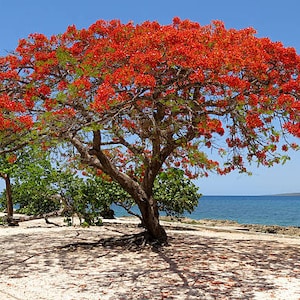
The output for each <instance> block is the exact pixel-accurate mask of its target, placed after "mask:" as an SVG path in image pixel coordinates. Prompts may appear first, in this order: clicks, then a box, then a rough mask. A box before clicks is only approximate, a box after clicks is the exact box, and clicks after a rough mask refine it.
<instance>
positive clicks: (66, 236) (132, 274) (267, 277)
mask: <svg viewBox="0 0 300 300" xmlns="http://www.w3.org/2000/svg"><path fill="white" fill-rule="evenodd" d="M51 220H52V221H54V222H57V223H60V224H62V225H63V222H62V219H61V218H55V219H51ZM118 222H119V223H122V224H105V226H102V227H90V228H79V227H55V226H53V225H47V224H45V222H44V221H43V220H34V221H28V222H22V223H20V226H19V227H14V228H4V227H0V261H1V265H0V270H1V273H0V299H1V300H2V299H3V300H10V299H21V300H29V299H30V300H32V299H37V300H43V299H47V300H71V299H72V300H73V299H74V300H75V299H76V300H83V299H88V300H93V299H95V300H96V299H97V300H98V299H101V300H102V299H104V300H105V299H112V300H115V299H120V300H121V299H134V300H135V299H180V300H181V299H189V300H190V299H204V300H209V299H230V300H232V299H258V300H260V299H278V300H279V299H280V300H282V299H287V300H299V299H300V260H299V258H300V257H299V255H300V254H299V253H300V251H299V250H300V238H299V237H298V238H292V237H283V236H277V235H270V234H249V233H244V232H237V231H235V230H234V229H233V228H230V227H223V228H200V229H199V228H198V230H183V229H182V228H180V230H175V229H174V226H175V225H178V224H174V223H173V227H172V228H168V234H169V236H170V246H168V247H165V248H163V249H161V250H159V251H152V250H151V249H150V248H146V249H144V250H142V251H131V250H125V249H120V248H113V249H110V248H103V247H102V246H98V247H88V248H87V247H73V248H71V249H70V248H68V249H65V248H61V246H64V245H67V244H69V243H76V242H95V241H98V240H99V239H100V238H103V237H111V236H121V235H122V234H125V233H132V232H138V231H139V230H140V229H138V228H137V227H136V226H135V227H133V226H132V225H129V224H128V222H132V221H128V219H119V220H118ZM179 225H180V226H181V227H184V226H183V225H182V224H179ZM185 226H187V229H193V228H194V229H195V228H196V229H197V227H193V226H191V225H185Z"/></svg>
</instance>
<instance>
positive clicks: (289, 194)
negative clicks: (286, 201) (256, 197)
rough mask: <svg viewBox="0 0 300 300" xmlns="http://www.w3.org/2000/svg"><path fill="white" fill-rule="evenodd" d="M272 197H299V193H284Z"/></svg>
mask: <svg viewBox="0 0 300 300" xmlns="http://www.w3.org/2000/svg"><path fill="white" fill-rule="evenodd" d="M272 196H290V197H295V196H297V197H299V196H300V193H284V194H275V195H272Z"/></svg>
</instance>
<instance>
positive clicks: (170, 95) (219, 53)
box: [0, 18, 300, 178]
mask: <svg viewBox="0 0 300 300" xmlns="http://www.w3.org/2000/svg"><path fill="white" fill-rule="evenodd" d="M299 73H300V57H299V56H298V55H297V54H296V51H295V50H294V49H293V48H285V47H283V45H282V44H281V43H278V42H276V43H274V42H272V41H270V40H269V39H267V38H258V37H256V36H255V30H254V29H252V28H246V29H242V30H236V29H226V28H225V26H224V24H223V23H222V22H220V21H215V22H212V24H210V25H207V26H201V25H199V24H198V23H195V22H191V21H189V20H180V19H179V18H174V20H173V23H172V24H170V25H160V24H159V23H157V22H149V21H148V22H144V23H142V24H139V25H134V24H133V23H131V22H130V23H128V24H122V23H121V22H120V21H118V20H113V21H110V22H108V21H103V20H99V21H97V22H95V23H94V24H92V25H91V26H90V27H89V28H87V29H81V30H79V29H77V28H76V27H75V26H69V27H68V29H67V30H66V32H65V33H63V34H61V35H55V36H52V37H49V38H48V37H46V36H45V35H42V34H31V35H30V36H29V37H28V38H27V39H22V40H20V41H19V45H18V47H17V48H16V50H15V53H13V54H9V55H7V56H6V57H2V58H0V130H5V129H7V128H9V129H10V130H11V129H13V130H14V131H16V132H19V131H20V130H23V129H25V130H28V129H30V128H32V127H34V126H36V128H38V129H39V128H40V129H41V128H42V126H43V127H44V128H43V130H44V131H45V129H46V131H47V130H49V131H51V130H52V131H53V130H54V131H55V130H57V131H59V130H64V133H65V132H72V133H73V134H74V136H75V135H76V134H78V133H79V132H80V130H83V129H85V130H87V129H86V128H89V130H91V128H93V125H95V126H94V127H97V128H101V130H104V131H105V132H106V133H107V136H109V137H112V142H110V143H108V144H113V142H114V139H116V140H117V141H118V143H120V144H122V146H123V147H125V148H130V150H131V155H132V156H135V157H136V159H135V163H134V164H133V166H139V167H140V163H138V162H137V160H138V159H140V160H142V161H143V162H144V163H146V165H147V166H152V165H153V164H154V163H153V162H151V163H152V165H151V163H150V162H149V160H151V158H153V159H154V157H156V159H157V157H159V158H160V159H164V160H165V161H166V163H169V164H173V165H175V166H176V167H179V166H180V167H183V168H185V169H186V174H187V175H188V176H189V177H191V178H193V177H194V175H193V174H192V173H189V172H191V170H190V169H189V166H192V167H193V165H198V166H200V167H201V168H202V169H203V170H205V169H213V168H214V169H216V170H217V171H218V172H219V173H221V174H224V173H227V172H229V171H231V170H233V169H234V168H236V167H238V168H240V169H243V168H244V167H243V165H244V161H243V160H242V159H241V157H242V156H241V155H240V154H239V151H242V150H247V151H248V152H249V153H248V154H249V155H248V158H249V157H250V158H253V157H256V158H257V160H258V161H260V162H262V163H264V164H268V163H270V160H269V158H270V157H269V156H268V155H269V153H271V155H273V154H274V153H275V151H276V149H277V148H276V145H275V144H277V143H279V142H280V139H279V136H280V135H276V134H275V133H274V126H273V125H272V124H273V123H272V122H273V121H274V120H275V119H280V120H281V123H280V124H282V127H283V129H284V130H286V131H288V132H289V133H291V134H293V135H295V136H296V137H300V104H299V96H300V78H299ZM35 123H36V124H35ZM62 123H63V124H62ZM66 126H69V128H66ZM45 127H46V128H45ZM129 134H131V136H133V140H131V141H130V140H129V141H128V139H127V138H128V136H127V135H129ZM58 135H59V134H58V133H57V136H58ZM49 136H54V135H53V133H49ZM59 136H63V135H62V134H61V135H59ZM216 136H218V138H216ZM222 138H223V140H222V142H220V139H222ZM194 140H196V141H197V142H196V143H194V144H193V145H195V147H196V148H197V151H196V149H193V147H194V146H193V147H192V146H191V144H190V142H191V141H194ZM132 141H134V143H133V142H132ZM116 144H117V143H116ZM129 144H131V146H130V147H129V146H128V145H129ZM225 145H226V147H228V148H229V149H230V148H232V149H234V151H232V153H235V154H234V156H233V157H232V158H231V159H230V160H229V161H228V162H227V163H229V166H227V167H226V168H221V167H220V166H219V164H218V163H216V162H213V161H211V160H209V159H204V158H203V156H201V155H202V154H201V153H203V152H202V150H201V149H203V148H205V147H206V148H211V149H215V148H216V149H221V148H222V147H224V146H225ZM176 148H180V149H183V150H182V151H183V152H182V153H181V154H182V155H183V154H184V156H182V159H179V157H180V156H179V152H180V151H179V152H178V153H177V155H175V154H176V151H175V150H176ZM107 149H110V151H111V152H113V151H115V149H114V147H111V148H107ZM167 149H170V150H169V152H170V153H169V155H170V157H171V156H172V155H174V157H173V158H172V159H173V160H172V159H169V162H168V161H167V160H168V155H166V154H165V153H167V152H168V151H167ZM192 150H193V151H192ZM282 150H284V151H285V150H286V149H285V148H282ZM221 152H223V150H222V151H221ZM221 152H219V153H221ZM113 153H115V152H113ZM149 153H150V154H149ZM188 153H193V157H191V155H189V154H188ZM227 153H229V152H227ZM119 154H120V153H119ZM171 154H172V155H171ZM110 157H112V155H111V154H110ZM270 159H271V158H270ZM276 159H277V158H276V157H274V159H273V161H275V160H276ZM185 160H187V161H185ZM201 160H202V161H201ZM271 160H272V159H271ZM127 161H129V159H127ZM205 172H206V171H205ZM196 173H197V172H195V174H196ZM198 174H200V173H199V172H198ZM204 174H206V173H204Z"/></svg>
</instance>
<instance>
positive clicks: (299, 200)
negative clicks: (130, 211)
mask: <svg viewBox="0 0 300 300" xmlns="http://www.w3.org/2000/svg"><path fill="white" fill-rule="evenodd" d="M112 208H113V209H114V210H115V215H116V216H117V217H120V216H124V215H127V213H126V212H125V211H124V210H123V209H121V208H119V207H115V206H114V207H112ZM185 216H186V217H188V218H192V219H195V220H200V219H218V220H233V221H237V222H239V223H241V224H263V225H280V226H297V227H300V196H203V197H201V198H200V200H199V205H198V207H197V208H196V209H195V211H194V212H193V213H192V214H186V215H185Z"/></svg>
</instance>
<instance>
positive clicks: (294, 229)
mask: <svg viewBox="0 0 300 300" xmlns="http://www.w3.org/2000/svg"><path fill="white" fill-rule="evenodd" d="M5 215H6V214H5V213H3V212H0V218H2V217H3V216H5ZM24 217H25V218H26V217H29V216H27V215H24V214H18V213H15V214H14V218H15V219H16V220H18V219H22V218H24ZM75 219H76V218H75ZM38 220H40V222H39V221H38ZM49 220H54V222H56V221H55V220H59V222H58V224H59V225H60V226H67V225H66V223H64V222H63V217H60V216H58V217H57V216H54V217H50V218H49ZM32 221H35V220H25V221H23V220H22V221H20V222H19V224H21V223H26V222H32ZM119 221H121V222H124V221H125V222H126V223H132V224H139V222H140V220H139V219H138V218H137V217H135V216H122V217H115V218H114V219H111V220H109V219H103V222H104V223H105V222H106V223H111V222H113V223H118V222H119ZM160 221H161V223H162V224H163V225H164V226H166V227H172V226H173V227H174V226H175V227H180V226H185V227H184V228H185V229H187V228H195V229H196V228H198V229H201V228H202V229H205V228H206V229H211V230H214V231H229V232H230V231H233V232H234V231H238V232H244V233H264V234H271V235H281V236H291V237H295V238H300V226H281V225H263V224H243V223H239V222H237V221H232V220H219V219H201V220H196V219H192V218H188V217H179V218H177V217H167V216H161V217H160ZM36 222H39V223H41V224H42V223H43V222H44V223H45V225H46V222H45V221H44V219H43V218H38V219H36ZM78 224H79V221H78V220H75V225H78ZM3 227H8V226H6V225H3V224H1V223H0V229H1V228H3ZM16 227H18V226H16ZM96 227H97V226H96Z"/></svg>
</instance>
